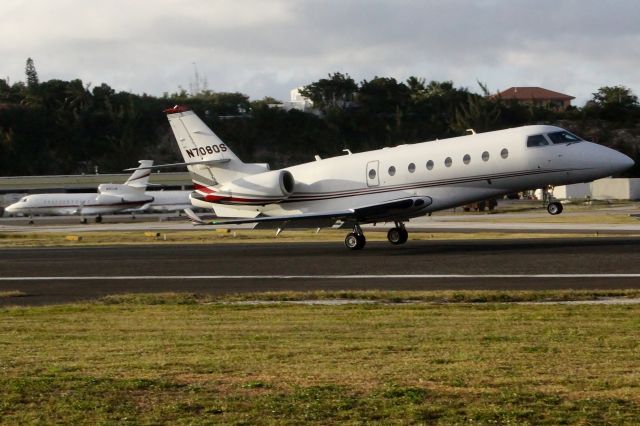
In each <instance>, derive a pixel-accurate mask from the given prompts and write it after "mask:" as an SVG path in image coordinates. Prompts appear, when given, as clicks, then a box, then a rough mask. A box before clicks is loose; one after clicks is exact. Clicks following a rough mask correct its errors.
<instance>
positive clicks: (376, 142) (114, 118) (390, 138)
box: [0, 59, 640, 176]
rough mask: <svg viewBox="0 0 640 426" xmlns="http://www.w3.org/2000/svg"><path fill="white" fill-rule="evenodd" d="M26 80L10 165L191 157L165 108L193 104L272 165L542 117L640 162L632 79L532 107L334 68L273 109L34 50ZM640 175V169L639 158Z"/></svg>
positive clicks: (16, 89)
mask: <svg viewBox="0 0 640 426" xmlns="http://www.w3.org/2000/svg"><path fill="white" fill-rule="evenodd" d="M25 74H26V81H25V82H16V83H14V84H9V82H8V81H6V80H1V79H0V175H2V176H14V175H42V174H79V173H94V172H95V171H96V170H99V171H100V172H104V173H107V172H119V171H121V170H122V169H124V168H127V167H132V166H135V165H136V164H137V161H138V160H139V159H153V160H154V161H156V163H158V164H159V163H170V162H179V161H182V159H181V158H180V154H179V152H178V150H177V146H176V144H175V141H174V140H173V135H172V133H171V131H170V128H169V126H168V123H167V120H166V117H165V116H164V114H163V112H162V111H163V110H164V109H166V108H168V107H170V106H173V105H175V104H182V105H188V106H189V107H191V108H192V109H193V110H194V111H195V112H196V113H197V114H198V115H199V116H200V117H201V118H202V119H203V120H204V121H205V122H206V123H207V124H208V125H209V126H210V127H211V128H212V129H214V131H215V132H216V133H217V134H218V136H219V137H220V138H221V139H222V140H224V141H225V142H226V143H227V144H228V145H229V146H230V147H232V149H233V150H234V152H236V154H237V155H238V156H239V157H240V158H242V159H243V160H244V161H247V162H268V163H270V164H271V166H272V168H280V167H285V166H289V165H293V164H297V163H301V162H306V161H312V160H313V156H314V155H315V154H318V155H320V156H322V157H323V158H324V157H329V156H335V155H339V154H340V153H341V151H342V150H343V149H345V148H348V149H350V150H351V151H353V152H358V151H364V150H370V149H375V148H380V147H383V146H394V145H398V144H403V143H414V142H420V141H425V140H432V139H437V138H440V139H442V138H445V137H451V136H457V135H462V134H464V133H465V131H466V129H470V128H473V129H475V130H476V131H477V132H481V131H489V130H497V129H503V128H508V127H514V126H520V125H525V124H534V123H548V124H559V125H562V126H563V127H566V128H568V129H569V130H572V131H574V132H576V133H577V134H579V135H581V136H584V137H587V138H592V139H595V140H596V141H597V142H599V143H603V144H606V145H609V146H613V147H615V148H617V149H619V150H621V151H623V152H625V153H626V154H628V155H630V156H631V157H633V158H635V159H636V162H637V163H638V162H640V161H639V160H640V129H639V128H638V126H637V124H636V123H638V122H639V119H640V105H639V104H638V98H637V97H636V96H635V95H634V94H633V93H632V91H631V90H630V89H628V88H626V87H623V86H605V87H601V88H600V89H598V90H597V91H596V92H595V93H594V94H593V97H592V99H591V100H590V101H589V102H587V104H586V105H585V106H583V107H579V108H578V107H571V108H569V109H568V110H566V111H556V110H552V109H546V108H539V107H535V106H524V105H520V104H518V103H514V102H505V101H503V100H501V99H499V98H496V97H492V96H489V95H490V93H489V90H488V89H487V88H486V87H485V86H484V85H483V84H481V83H479V87H480V93H474V92H471V91H470V90H469V89H467V88H464V87H456V86H455V85H454V83H453V82H451V81H427V80H425V79H424V78H419V77H410V78H409V79H407V80H406V81H397V80H396V79H394V78H391V77H374V78H373V79H370V80H364V81H361V82H356V81H354V79H353V78H351V77H350V76H349V75H348V74H344V73H340V72H336V73H333V74H330V75H328V76H327V78H323V79H319V80H318V81H316V82H312V83H310V84H308V85H307V86H305V87H304V88H303V89H302V90H301V93H302V94H303V95H304V96H305V97H307V98H308V99H310V100H311V101H312V102H313V110H312V111H305V112H303V111H298V110H289V111H286V110H284V109H282V108H277V107H276V108H274V107H273V104H274V103H278V101H276V100H275V99H272V98H264V99H261V100H251V99H250V98H249V97H248V96H246V95H244V94H242V93H224V92H223V93H221V92H213V91H210V90H204V91H201V92H199V93H187V92H186V91H185V90H181V91H180V92H178V93H173V94H164V95H163V96H161V97H155V96H149V95H138V94H134V93H128V92H123V91H120V92H118V91H115V90H114V89H112V88H111V87H110V86H109V85H107V84H105V83H102V84H100V85H97V86H93V85H92V84H90V83H85V82H83V81H81V80H79V79H75V80H71V81H63V80H57V79H54V80H49V81H44V82H40V81H39V78H38V75H37V71H36V69H35V65H34V63H33V61H32V60H31V59H29V60H28V61H27V64H26V67H25ZM630 175H633V176H640V170H638V169H634V170H632V171H631V172H630Z"/></svg>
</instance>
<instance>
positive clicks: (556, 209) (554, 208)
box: [547, 201, 562, 215]
mask: <svg viewBox="0 0 640 426" xmlns="http://www.w3.org/2000/svg"><path fill="white" fill-rule="evenodd" d="M547 212H548V213H549V214H552V215H556V214H560V213H562V204H560V203H559V202H557V201H554V202H552V203H549V205H547Z"/></svg>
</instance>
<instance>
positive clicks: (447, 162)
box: [444, 157, 453, 167]
mask: <svg viewBox="0 0 640 426" xmlns="http://www.w3.org/2000/svg"><path fill="white" fill-rule="evenodd" d="M452 163H453V160H452V159H451V157H447V158H445V160H444V165H445V166H446V167H451V164H452Z"/></svg>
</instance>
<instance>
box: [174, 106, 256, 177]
mask: <svg viewBox="0 0 640 426" xmlns="http://www.w3.org/2000/svg"><path fill="white" fill-rule="evenodd" d="M164 112H165V113H166V114H167V118H168V119H169V124H170V125H171V129H172V130H173V134H174V135H175V137H176V141H177V142H178V146H179V147H180V152H181V153H182V157H183V159H184V162H185V164H186V165H187V169H188V170H189V172H190V173H191V178H192V180H193V183H194V186H195V188H196V189H198V188H200V187H212V186H215V185H218V184H221V183H225V182H230V181H233V180H236V179H239V178H242V177H244V176H248V175H253V174H257V173H262V172H265V171H268V170H269V166H268V165H267V164H247V163H244V162H242V160H240V159H239V158H238V157H237V156H236V155H235V154H234V153H233V151H231V148H229V146H227V145H226V144H225V143H224V142H223V141H221V140H220V138H218V136H216V135H215V133H213V131H212V130H211V129H210V128H209V127H208V126H207V125H206V124H205V123H204V122H203V121H202V120H201V119H200V118H199V117H198V116H197V115H196V114H195V113H194V112H193V111H191V110H189V109H188V108H186V107H183V106H175V107H173V108H169V109H167V110H165V111H164Z"/></svg>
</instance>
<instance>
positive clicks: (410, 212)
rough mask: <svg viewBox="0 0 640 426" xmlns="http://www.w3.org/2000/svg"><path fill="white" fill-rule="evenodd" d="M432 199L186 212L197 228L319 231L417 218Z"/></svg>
mask: <svg viewBox="0 0 640 426" xmlns="http://www.w3.org/2000/svg"><path fill="white" fill-rule="evenodd" d="M432 202H433V201H432V199H431V197H408V198H400V199H396V200H391V201H385V202H383V203H379V204H371V205H366V206H360V207H356V208H351V209H347V210H341V211H331V212H321V213H302V214H295V215H287V216H258V217H254V218H243V219H215V220H211V221H203V220H201V219H200V218H199V217H198V216H197V215H196V214H195V213H194V212H193V211H192V210H190V209H185V213H186V214H187V216H188V217H189V219H191V221H192V222H194V223H195V224H197V225H240V224H246V223H255V224H256V228H276V227H277V228H316V227H329V226H332V225H333V224H335V223H336V222H338V221H344V222H357V223H368V222H382V221H385V220H394V219H401V218H404V217H409V216H414V215H415V214H416V213H418V212H419V211H421V210H424V209H425V208H426V207H428V206H429V205H431V203H432Z"/></svg>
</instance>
